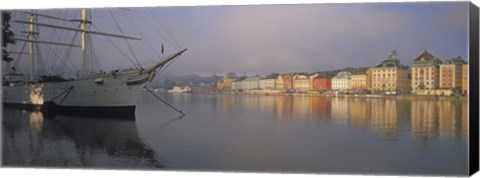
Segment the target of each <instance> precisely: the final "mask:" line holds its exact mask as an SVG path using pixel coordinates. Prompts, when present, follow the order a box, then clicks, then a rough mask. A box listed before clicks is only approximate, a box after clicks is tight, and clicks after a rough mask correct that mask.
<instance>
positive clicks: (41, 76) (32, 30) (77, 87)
mask: <svg viewBox="0 0 480 178" xmlns="http://www.w3.org/2000/svg"><path fill="white" fill-rule="evenodd" d="M89 12H90V11H89V10H87V9H82V10H81V13H80V16H81V17H80V18H77V19H66V18H61V17H54V16H51V15H49V14H47V13H42V12H40V11H13V12H11V13H23V14H27V15H26V17H28V20H14V21H13V19H12V21H13V22H14V23H15V24H23V25H25V26H26V27H27V30H26V31H23V33H26V34H27V35H24V36H21V35H17V34H21V33H22V32H17V33H15V36H14V37H13V39H14V40H15V41H17V42H18V44H16V45H20V44H23V47H22V50H23V49H24V48H25V46H28V53H25V52H22V51H20V52H16V53H18V54H17V56H20V57H14V58H16V59H17V58H18V59H19V58H21V56H22V54H28V59H29V65H28V69H29V71H28V72H24V73H22V72H19V71H16V67H17V66H15V65H14V64H12V63H13V62H11V61H10V62H9V61H5V60H4V61H5V63H4V68H7V70H3V71H4V72H3V87H2V89H3V92H2V96H3V103H4V106H7V107H8V106H12V107H20V108H27V109H33V110H38V109H39V110H42V111H45V112H53V111H55V113H62V114H80V115H93V116H107V117H110V116H111V117H126V118H134V116H135V106H136V101H137V96H138V95H139V93H140V92H141V90H142V89H143V88H144V86H145V85H146V84H148V83H149V82H151V81H152V79H153V78H154V77H155V75H156V74H157V73H158V71H159V70H162V69H163V68H165V67H166V66H167V64H168V63H170V62H172V61H173V60H174V59H176V58H177V57H179V56H180V55H181V54H182V53H184V52H185V51H186V50H187V49H186V48H183V49H178V51H176V52H175V53H173V54H171V55H166V56H163V51H164V47H163V43H162V45H161V51H162V56H161V57H160V58H157V59H153V60H152V63H151V64H150V65H148V66H145V67H142V66H135V67H134V68H127V69H115V70H111V71H109V72H103V71H101V70H100V71H97V72H92V70H91V69H90V68H89V66H87V63H88V62H89V61H87V58H88V57H89V56H91V54H87V51H92V50H91V49H92V47H90V46H88V44H89V42H90V43H92V42H91V41H88V40H87V39H91V38H88V37H89V35H101V36H104V37H106V38H120V39H125V41H127V40H142V39H141V38H138V37H132V36H127V35H123V34H114V33H106V32H100V31H93V30H91V29H90V27H91V26H92V24H93V21H92V19H91V14H90V13H89ZM112 16H113V15H112ZM40 20H45V22H43V21H40ZM52 21H60V22H62V23H73V24H71V25H70V26H62V25H54V24H50V23H47V22H52ZM115 22H116V21H115ZM2 25H4V24H2ZM73 26H78V27H79V28H76V27H73ZM2 28H3V26H2ZM39 28H46V29H50V30H54V31H57V33H58V31H62V30H65V31H73V32H75V33H76V34H80V35H81V45H77V44H75V43H65V42H55V41H46V40H40V38H39V36H40V35H41V34H42V33H39ZM120 31H121V30H120ZM53 33H55V32H53ZM76 34H75V35H76ZM75 38H76V36H75ZM72 41H73V40H72ZM127 44H128V43H127ZM36 45H48V46H50V45H54V46H62V47H63V48H57V49H67V48H68V49H69V50H70V49H72V48H75V47H78V48H80V49H81V59H72V60H81V61H82V62H81V64H82V66H81V70H80V71H77V76H75V77H70V78H68V77H64V76H62V75H56V74H50V73H48V74H47V73H34V72H33V70H34V67H36V66H34V64H38V61H37V59H38V57H37V55H39V54H41V53H46V52H48V51H46V50H43V51H42V50H41V48H39V47H38V46H36ZM9 46H14V45H9ZM128 47H129V48H130V45H129V46H128ZM3 48H4V47H2V49H3ZM15 49H18V48H15ZM87 49H88V50H87ZM7 50H8V48H7ZM10 53H11V54H15V53H14V52H10ZM132 53H133V52H132ZM66 54H68V52H67V53H66ZM65 56H67V55H65ZM57 57H58V55H57ZM67 58H69V57H68V56H67V57H64V58H60V59H58V60H60V61H61V62H59V63H60V64H62V62H63V64H65V63H66V62H65V61H66V60H67ZM62 60H65V61H62ZM99 60H100V59H99ZM110 60H111V59H110ZM115 60H117V59H115ZM90 63H91V62H90ZM37 66H40V64H38V65H37Z"/></svg>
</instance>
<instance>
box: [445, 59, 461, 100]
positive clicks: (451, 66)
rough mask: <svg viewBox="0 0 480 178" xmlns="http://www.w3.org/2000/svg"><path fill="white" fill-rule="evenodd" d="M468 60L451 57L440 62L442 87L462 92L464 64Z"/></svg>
mask: <svg viewBox="0 0 480 178" xmlns="http://www.w3.org/2000/svg"><path fill="white" fill-rule="evenodd" d="M463 64H466V62H465V61H464V60H463V59H462V58H461V57H457V58H451V59H449V60H446V61H445V62H443V63H442V64H440V88H441V89H451V90H453V91H456V92H460V90H461V87H462V65H463Z"/></svg>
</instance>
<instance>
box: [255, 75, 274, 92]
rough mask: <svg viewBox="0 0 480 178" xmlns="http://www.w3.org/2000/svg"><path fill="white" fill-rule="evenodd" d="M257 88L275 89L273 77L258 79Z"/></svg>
mask: <svg viewBox="0 0 480 178" xmlns="http://www.w3.org/2000/svg"><path fill="white" fill-rule="evenodd" d="M259 88H260V89H269V90H273V89H275V79H273V78H265V79H260V81H259Z"/></svg>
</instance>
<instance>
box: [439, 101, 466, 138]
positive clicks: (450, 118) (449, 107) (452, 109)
mask: <svg viewBox="0 0 480 178" xmlns="http://www.w3.org/2000/svg"><path fill="white" fill-rule="evenodd" d="M437 106H438V121H439V122H438V129H439V136H440V137H441V138H443V139H453V138H454V137H455V135H456V131H457V130H459V129H458V127H459V126H460V125H457V122H456V120H457V119H459V118H460V112H461V111H460V109H459V107H460V106H459V105H458V103H452V102H451V101H437Z"/></svg>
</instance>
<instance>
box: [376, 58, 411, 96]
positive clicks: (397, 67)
mask: <svg viewBox="0 0 480 178" xmlns="http://www.w3.org/2000/svg"><path fill="white" fill-rule="evenodd" d="M372 90H373V91H381V92H400V93H406V92H408V91H410V79H408V66H404V65H401V64H400V60H399V59H398V55H397V52H396V51H392V52H391V53H390V54H388V58H387V59H386V60H383V61H382V62H381V63H380V64H378V65H377V66H375V67H373V68H372Z"/></svg>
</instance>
